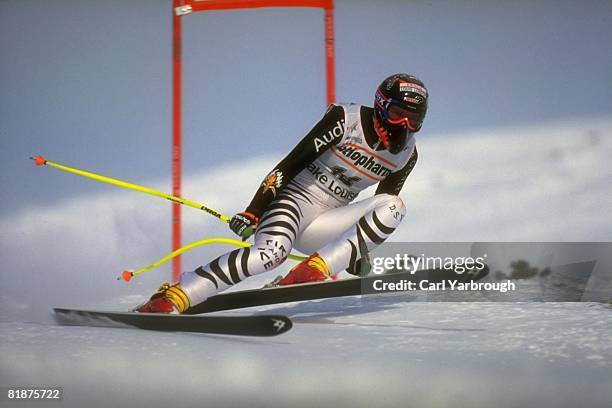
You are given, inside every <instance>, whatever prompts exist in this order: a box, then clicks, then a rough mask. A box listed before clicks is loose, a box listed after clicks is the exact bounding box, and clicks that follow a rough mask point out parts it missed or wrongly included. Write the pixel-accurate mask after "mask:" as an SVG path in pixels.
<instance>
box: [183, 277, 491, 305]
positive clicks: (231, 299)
mask: <svg viewBox="0 0 612 408" xmlns="http://www.w3.org/2000/svg"><path fill="white" fill-rule="evenodd" d="M488 273H489V268H488V266H485V268H483V269H481V270H472V271H467V272H465V273H463V274H457V273H456V272H454V271H453V270H447V269H429V270H422V271H418V272H416V273H414V274H411V273H410V272H397V273H387V274H384V275H370V276H366V277H364V278H349V279H343V280H337V281H325V282H315V283H303V284H298V285H288V286H276V287H266V288H262V289H253V290H244V291H239V292H230V293H222V294H220V295H216V296H212V297H210V298H208V299H207V300H205V301H204V302H202V303H200V304H198V305H195V306H193V307H191V308H189V309H187V311H186V312H185V313H186V314H192V315H193V314H200V313H207V312H215V311H219V310H229V309H240V308H244V307H252V306H262V305H271V304H277V303H285V302H297V301H303V300H314V299H325V298H334V297H342V296H355V295H367V294H374V293H380V292H378V291H376V290H374V286H373V285H374V282H375V281H377V280H381V281H382V282H387V283H391V282H400V281H411V282H416V283H417V285H418V283H419V282H420V281H422V280H427V281H429V282H431V283H437V282H441V281H443V280H457V281H459V282H469V281H477V280H480V279H482V278H483V277H484V276H486V275H487V274H488Z"/></svg>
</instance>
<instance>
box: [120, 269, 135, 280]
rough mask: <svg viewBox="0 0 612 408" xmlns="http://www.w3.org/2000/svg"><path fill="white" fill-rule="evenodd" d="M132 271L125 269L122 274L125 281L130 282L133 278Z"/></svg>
mask: <svg viewBox="0 0 612 408" xmlns="http://www.w3.org/2000/svg"><path fill="white" fill-rule="evenodd" d="M132 276H134V275H132V272H130V271H123V273H122V274H121V277H122V278H123V280H124V281H126V282H129V281H130V280H132Z"/></svg>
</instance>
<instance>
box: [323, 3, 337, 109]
mask: <svg viewBox="0 0 612 408" xmlns="http://www.w3.org/2000/svg"><path fill="white" fill-rule="evenodd" d="M334 54H335V53H334V2H333V1H332V2H331V5H330V6H329V7H326V8H325V77H326V79H327V105H330V104H332V103H334V102H336V72H335V60H334Z"/></svg>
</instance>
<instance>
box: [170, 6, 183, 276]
mask: <svg viewBox="0 0 612 408" xmlns="http://www.w3.org/2000/svg"><path fill="white" fill-rule="evenodd" d="M182 5H183V1H182V0H173V7H172V195H174V196H176V197H180V196H181V169H182V163H181V158H182V153H181V147H182V146H181V144H182V137H181V131H182V117H181V98H182V95H181V91H182V76H181V74H182V73H181V54H182V50H181V31H182V27H181V16H180V15H178V14H177V12H176V10H177V7H179V6H182ZM180 247H181V205H180V204H177V203H173V204H172V250H173V251H175V250H177V249H179V248H180ZM180 274H181V257H180V255H179V256H177V257H176V258H174V259H172V280H173V282H178V281H179V278H180Z"/></svg>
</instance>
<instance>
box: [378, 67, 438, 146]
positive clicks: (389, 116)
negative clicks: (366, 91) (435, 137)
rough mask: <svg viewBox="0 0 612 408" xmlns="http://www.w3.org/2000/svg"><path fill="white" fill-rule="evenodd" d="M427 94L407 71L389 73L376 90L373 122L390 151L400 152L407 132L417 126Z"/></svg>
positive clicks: (424, 109) (423, 112) (421, 83)
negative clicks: (403, 72)
mask: <svg viewBox="0 0 612 408" xmlns="http://www.w3.org/2000/svg"><path fill="white" fill-rule="evenodd" d="M427 96H428V93H427V88H426V87H425V85H424V84H423V82H421V81H420V80H419V79H418V78H417V77H415V76H414V75H409V74H395V75H391V76H390V77H388V78H386V79H385V80H384V81H382V83H381V84H380V86H379V87H378V89H377V90H376V95H375V97H374V112H375V120H374V123H375V125H376V130H377V132H378V135H379V136H380V139H381V140H382V142H383V144H384V145H385V147H386V148H387V150H389V151H390V152H391V153H394V154H395V153H399V152H400V151H402V149H403V148H404V147H405V146H406V141H407V140H408V134H409V133H416V132H418V131H419V130H420V129H421V126H422V125H423V120H424V119H425V114H426V113H427Z"/></svg>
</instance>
